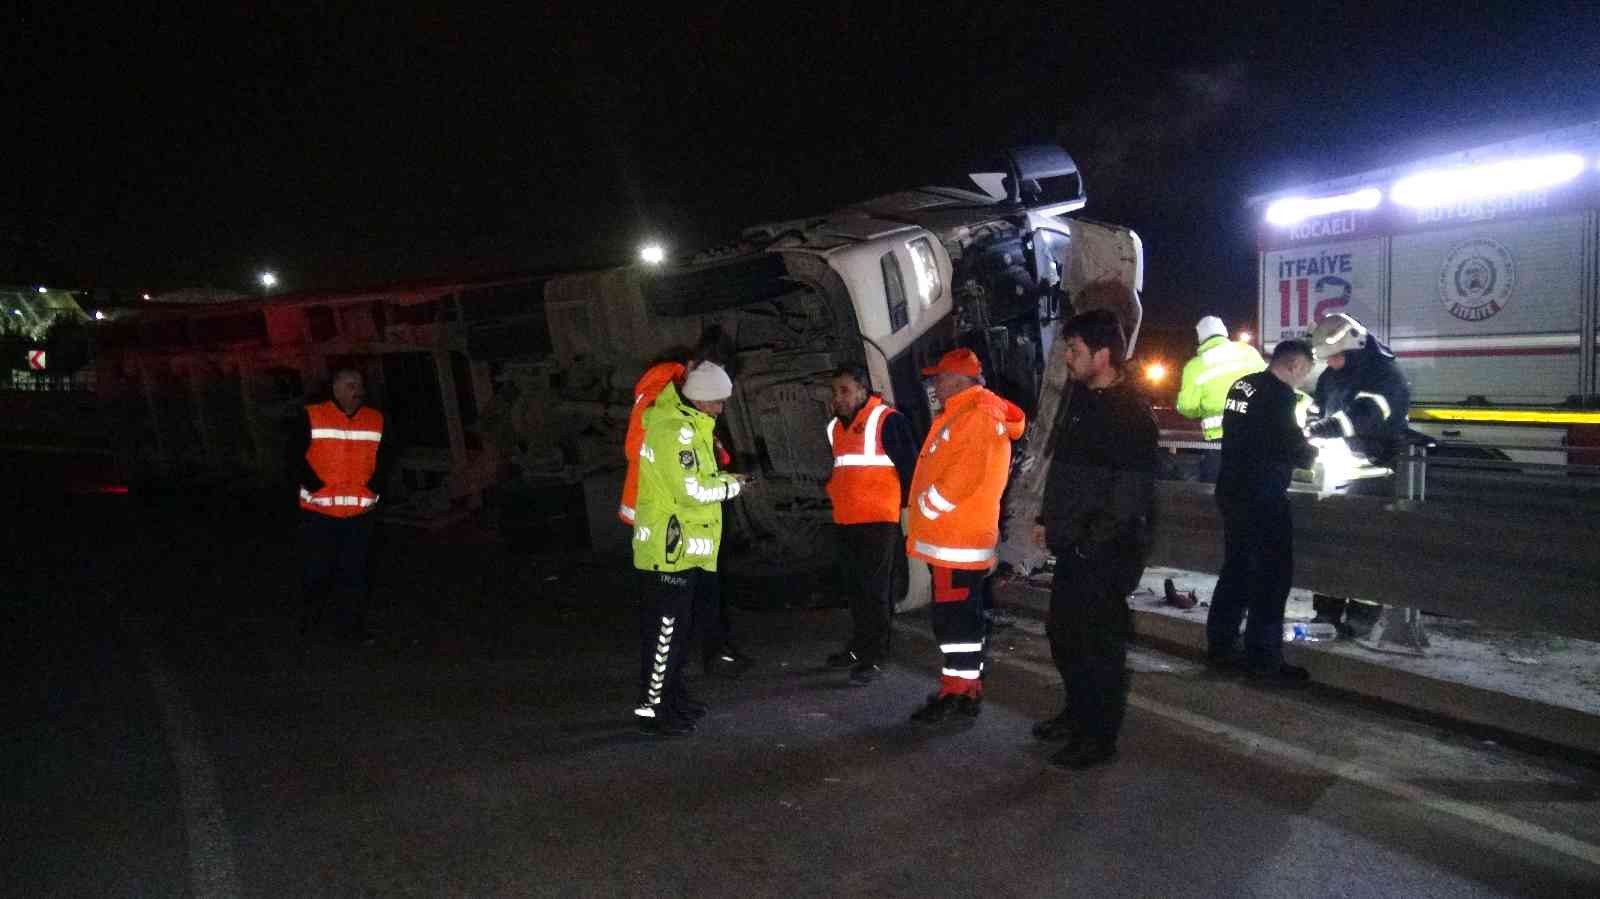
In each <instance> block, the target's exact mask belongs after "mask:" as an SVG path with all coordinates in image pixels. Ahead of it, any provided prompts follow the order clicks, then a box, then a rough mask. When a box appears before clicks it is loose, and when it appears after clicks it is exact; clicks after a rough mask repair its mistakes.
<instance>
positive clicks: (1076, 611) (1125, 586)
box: [1045, 551, 1144, 744]
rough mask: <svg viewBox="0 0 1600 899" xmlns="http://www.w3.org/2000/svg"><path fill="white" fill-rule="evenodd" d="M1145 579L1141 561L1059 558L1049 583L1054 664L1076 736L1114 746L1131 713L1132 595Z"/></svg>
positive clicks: (1047, 629) (1049, 629) (1047, 627)
mask: <svg viewBox="0 0 1600 899" xmlns="http://www.w3.org/2000/svg"><path fill="white" fill-rule="evenodd" d="M1143 575H1144V560H1143V559H1142V558H1129V557H1120V558H1119V557H1117V556H1115V555H1113V556H1111V557H1109V558H1095V559H1080V558H1077V557H1076V556H1075V555H1074V554H1073V553H1072V552H1071V551H1068V552H1066V553H1060V554H1058V555H1057V557H1056V571H1055V578H1054V580H1052V581H1051V583H1050V620H1049V621H1048V622H1046V624H1045V633H1046V634H1047V636H1049V638H1050V658H1051V659H1052V660H1054V661H1055V663H1056V670H1057V671H1059V672H1060V673H1061V679H1062V681H1064V682H1065V684H1066V688H1067V714H1068V715H1069V717H1070V718H1071V720H1072V726H1073V729H1074V731H1075V732H1076V734H1077V735H1078V736H1080V737H1082V738H1084V739H1086V740H1090V741H1093V742H1098V743H1103V744H1115V743H1116V742H1117V735H1118V734H1119V733H1120V732H1121V730H1122V718H1123V715H1124V714H1125V712H1126V711H1127V707H1128V670H1127V668H1128V638H1129V637H1131V636H1132V634H1133V612H1132V610H1130V609H1129V608H1128V594H1129V593H1131V592H1133V589H1134V588H1135V587H1137V586H1138V584H1139V578H1141V577H1142V576H1143Z"/></svg>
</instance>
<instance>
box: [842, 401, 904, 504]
mask: <svg viewBox="0 0 1600 899" xmlns="http://www.w3.org/2000/svg"><path fill="white" fill-rule="evenodd" d="M898 414H899V413H898V412H896V411H895V410H894V407H893V406H890V405H888V404H886V403H884V401H883V398H882V397H879V396H877V395H873V396H870V397H868V398H867V404H866V405H865V406H862V407H861V411H860V412H857V413H856V417H855V419H854V420H852V421H851V422H850V427H848V428H845V427H840V425H839V419H838V418H837V417H835V418H832V419H829V420H828V444H829V445H830V446H832V447H833V476H832V477H830V478H829V479H828V498H829V499H831V500H833V521H834V523H835V524H871V523H874V522H893V523H895V524H899V523H900V475H899V474H898V473H897V472H896V471H895V468H894V460H893V459H890V458H889V455H888V454H887V453H885V452H884V451H883V440H882V436H883V423H884V420H885V419H887V418H888V417H889V416H891V415H898Z"/></svg>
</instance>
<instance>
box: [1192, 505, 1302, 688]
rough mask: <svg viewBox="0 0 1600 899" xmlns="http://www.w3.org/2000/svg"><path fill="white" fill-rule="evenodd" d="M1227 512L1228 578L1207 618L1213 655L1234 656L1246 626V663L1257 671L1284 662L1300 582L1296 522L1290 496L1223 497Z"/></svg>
mask: <svg viewBox="0 0 1600 899" xmlns="http://www.w3.org/2000/svg"><path fill="white" fill-rule="evenodd" d="M1217 507H1218V508H1219V509H1220V510H1221V512H1222V533H1223V546H1224V553H1225V555H1224V556H1223V562H1222V574H1221V575H1220V576H1219V577H1218V578H1217V589H1216V590H1215V591H1214V592H1213V593H1212V594H1211V611H1210V613H1209V614H1208V615H1207V616H1206V644H1207V653H1208V654H1209V655H1210V656H1211V657H1212V658H1222V657H1225V656H1228V655H1230V654H1232V652H1233V646H1234V643H1235V641H1237V640H1238V638H1239V622H1240V621H1241V620H1243V621H1244V622H1245V628H1244V650H1245V660H1246V662H1247V663H1248V664H1249V665H1250V666H1251V667H1255V668H1276V667H1277V666H1278V665H1279V664H1280V663H1282V661H1283V609H1284V606H1285V605H1287V604H1288V602H1289V588H1290V587H1291V586H1293V579H1294V517H1293V514H1292V508H1291V506H1290V505H1289V498H1288V497H1287V496H1266V497H1259V498H1255V499H1248V500H1237V499H1224V498H1222V497H1218V498H1217Z"/></svg>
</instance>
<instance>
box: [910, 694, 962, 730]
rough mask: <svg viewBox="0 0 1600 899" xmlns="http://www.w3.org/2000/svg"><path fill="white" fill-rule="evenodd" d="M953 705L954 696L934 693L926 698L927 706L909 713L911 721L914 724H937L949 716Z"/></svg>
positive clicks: (954, 703) (954, 702)
mask: <svg viewBox="0 0 1600 899" xmlns="http://www.w3.org/2000/svg"><path fill="white" fill-rule="evenodd" d="M955 705H956V697H955V694H953V693H935V694H933V695H932V696H929V697H928V703H927V705H924V706H923V707H922V708H920V709H917V710H916V711H915V712H912V713H911V721H912V722H913V723H915V724H938V723H940V722H942V721H944V719H945V718H946V717H948V716H949V715H950V711H951V710H952V709H954V708H955Z"/></svg>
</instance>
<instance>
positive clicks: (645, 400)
mask: <svg viewBox="0 0 1600 899" xmlns="http://www.w3.org/2000/svg"><path fill="white" fill-rule="evenodd" d="M683 375H684V367H683V366H682V365H679V364H678V363H676V362H663V363H661V364H660V365H652V366H651V367H650V369H649V370H648V371H646V372H645V373H644V374H643V375H642V376H641V377H640V378H639V383H637V384H635V385H633V411H632V412H630V413H628V437H627V439H626V440H625V441H624V442H623V444H622V451H623V454H624V455H625V456H626V457H627V460H628V475H627V477H626V478H625V479H624V480H623V482H622V504H621V505H619V506H617V517H618V518H620V519H622V523H623V524H625V525H627V526H628V527H630V528H631V527H633V510H634V509H635V508H636V507H637V506H638V504H639V450H640V449H641V448H643V447H644V410H646V409H648V408H650V407H651V406H653V405H655V402H656V397H658V396H660V395H661V390H662V388H664V387H666V386H667V385H668V384H671V383H673V382H675V381H681V380H682V379H683Z"/></svg>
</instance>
